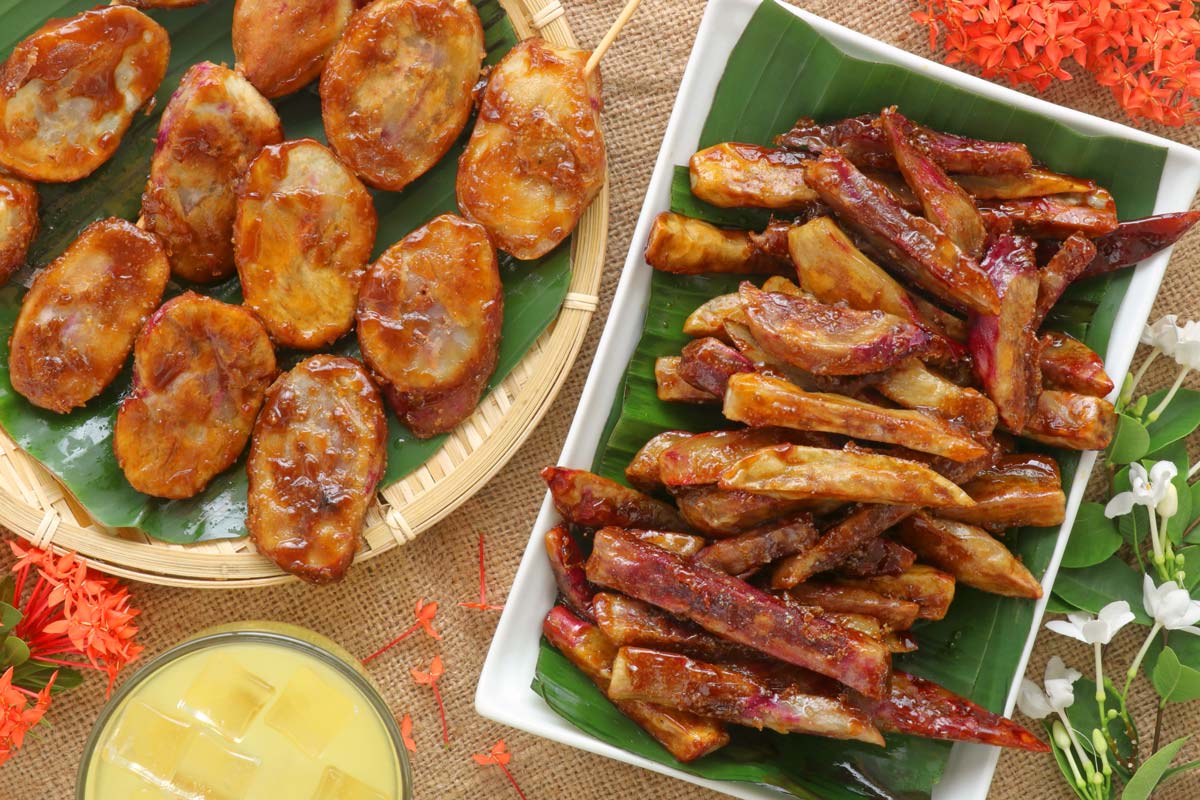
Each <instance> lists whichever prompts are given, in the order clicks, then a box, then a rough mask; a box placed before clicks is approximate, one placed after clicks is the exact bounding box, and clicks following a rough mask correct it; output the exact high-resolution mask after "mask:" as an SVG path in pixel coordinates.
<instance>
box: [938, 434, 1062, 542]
mask: <svg viewBox="0 0 1200 800" xmlns="http://www.w3.org/2000/svg"><path fill="white" fill-rule="evenodd" d="M962 488H963V490H964V491H966V493H967V494H969V495H971V498H972V499H973V500H974V501H975V505H974V507H972V508H956V509H945V510H943V511H940V512H938V516H940V517H943V518H945V519H954V520H958V521H959V522H968V523H971V524H972V525H980V526H983V527H987V528H997V529H1004V528H1011V527H1016V526H1022V525H1032V526H1034V527H1039V528H1041V527H1049V526H1051V525H1061V524H1062V521H1063V516H1064V514H1065V513H1066V505H1067V497H1066V495H1065V494H1063V489H1062V478H1061V477H1060V476H1059V473H1058V464H1057V463H1056V462H1055V461H1054V459H1052V458H1050V457H1049V456H1044V455H1039V454H1030V453H1015V454H1013V455H1007V456H1002V457H1001V458H1000V459H999V460H997V462H996V463H995V464H994V465H992V466H990V467H988V468H987V469H984V470H982V471H980V472H979V474H978V475H976V476H975V477H973V478H972V479H971V480H969V481H966V482H964V483H963V484H962Z"/></svg>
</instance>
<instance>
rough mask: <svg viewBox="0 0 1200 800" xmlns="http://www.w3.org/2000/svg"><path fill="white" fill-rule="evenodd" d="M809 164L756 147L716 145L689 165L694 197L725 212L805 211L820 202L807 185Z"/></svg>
mask: <svg viewBox="0 0 1200 800" xmlns="http://www.w3.org/2000/svg"><path fill="white" fill-rule="evenodd" d="M806 160H807V159H806V158H805V157H804V156H802V155H798V154H796V153H794V152H790V151H788V150H775V149H772V148H770V147H759V146H758V145H754V144H738V143H737V142H725V143H724V144H718V145H713V146H712V147H709V148H706V149H704V150H701V151H700V152H698V153H696V154H694V155H693V156H692V158H691V160H690V161H689V162H688V171H689V172H690V173H691V179H692V194H694V195H696V197H699V198H700V199H701V200H703V201H705V202H706V203H712V204H713V205H714V206H721V207H722V208H742V207H750V208H778V209H797V208H802V207H803V206H805V205H806V204H809V203H812V202H813V201H815V200H816V199H817V195H816V193H815V192H814V191H813V190H812V189H810V188H808V185H807V184H805V182H804V162H805V161H806Z"/></svg>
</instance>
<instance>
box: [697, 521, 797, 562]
mask: <svg viewBox="0 0 1200 800" xmlns="http://www.w3.org/2000/svg"><path fill="white" fill-rule="evenodd" d="M816 540H817V529H816V528H814V527H813V524H812V516H811V515H809V514H797V515H795V516H793V517H790V518H789V519H786V520H783V521H781V522H779V523H774V524H770V525H764V526H763V527H761V528H755V529H753V530H750V531H747V532H746V533H743V534H740V535H738V536H734V537H732V538H730V539H722V540H720V541H717V542H713V543H712V544H710V545H708V546H707V547H705V548H704V549H703V550H701V551H700V552H699V553H698V554H697V555H696V560H697V561H698V562H700V563H701V564H704V565H705V566H709V567H712V568H713V569H715V570H718V571H720V572H724V573H725V574H727V575H739V576H744V575H746V574H747V573H749V572H752V571H754V570H757V569H758V568H759V567H762V566H765V565H767V564H770V563H771V562H772V561H775V560H777V559H780V558H785V557H787V556H790V555H794V554H795V553H798V552H800V551H802V550H804V549H805V548H807V547H809V546H811V545H812V544H813V542H815V541H816Z"/></svg>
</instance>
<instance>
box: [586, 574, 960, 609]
mask: <svg viewBox="0 0 1200 800" xmlns="http://www.w3.org/2000/svg"><path fill="white" fill-rule="evenodd" d="M588 574H589V577H590V575H591V573H590V571H589V573H588ZM837 581H838V583H840V584H842V585H843V586H851V587H855V588H859V589H869V590H870V591H872V592H878V593H879V594H882V595H886V596H888V597H898V598H900V599H901V600H911V601H913V602H914V603H916V604H917V605H918V606H920V607H921V612H920V615H919V616H920V618H921V619H942V618H943V617H945V616H946V612H947V611H948V610H949V609H950V602H951V601H952V600H954V576H953V575H951V574H949V573H946V572H942V571H941V570H939V569H934V568H933V567H930V566H928V565H926V564H914V565H913V566H911V567H909V568H908V569H907V570H906V571H904V572H902V573H901V574H899V575H877V576H875V577H873V578H853V579H851V578H838V579H837ZM593 582H594V581H593Z"/></svg>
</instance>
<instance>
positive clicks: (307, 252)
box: [233, 139, 375, 350]
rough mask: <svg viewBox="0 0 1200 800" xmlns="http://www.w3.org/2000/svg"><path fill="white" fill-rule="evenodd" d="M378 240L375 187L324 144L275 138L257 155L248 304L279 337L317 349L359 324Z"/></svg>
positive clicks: (244, 245) (245, 207)
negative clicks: (365, 183)
mask: <svg viewBox="0 0 1200 800" xmlns="http://www.w3.org/2000/svg"><path fill="white" fill-rule="evenodd" d="M374 245H375V205H374V203H373V202H372V201H371V195H370V193H368V192H367V190H366V187H364V186H363V185H362V183H361V182H360V181H359V180H358V178H356V177H355V176H354V173H353V172H351V171H350V170H349V169H347V167H346V165H345V164H343V163H342V162H341V161H339V160H338V159H337V157H336V156H335V155H334V154H333V153H331V152H329V150H327V149H326V148H325V147H324V146H323V145H321V144H320V143H318V142H315V141H313V140H312V139H301V140H299V141H295V142H284V143H283V144H278V145H268V146H267V147H264V148H263V149H262V152H260V153H259V154H258V157H257V158H255V159H254V161H253V162H251V164H250V168H249V169H248V170H246V175H245V177H244V178H243V180H242V182H241V184H240V186H239V188H238V204H237V219H236V222H235V224H234V227H233V254H234V260H235V261H236V262H237V268H238V275H239V276H240V277H241V279H242V293H243V295H245V298H246V300H245V302H246V305H247V306H248V307H249V308H250V310H252V311H253V312H254V313H255V314H257V315H258V318H259V319H261V320H262V322H263V324H264V325H265V326H266V327H267V332H268V333H270V334H271V338H272V339H274V340H275V341H276V342H277V343H278V344H279V345H281V346H283V347H297V348H301V349H304V350H311V349H313V348H316V347H321V346H323V345H327V344H329V343H330V342H332V341H333V340H334V339H337V338H338V337H340V336H342V335H343V334H345V333H347V332H349V330H350V328H351V327H352V326H353V325H354V308H355V305H356V303H357V302H358V289H359V286H360V285H361V284H362V280H363V275H365V274H366V269H367V259H369V258H370V257H371V248H372V247H374Z"/></svg>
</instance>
